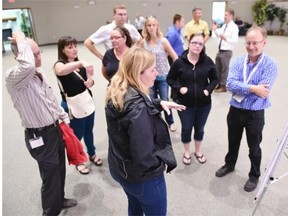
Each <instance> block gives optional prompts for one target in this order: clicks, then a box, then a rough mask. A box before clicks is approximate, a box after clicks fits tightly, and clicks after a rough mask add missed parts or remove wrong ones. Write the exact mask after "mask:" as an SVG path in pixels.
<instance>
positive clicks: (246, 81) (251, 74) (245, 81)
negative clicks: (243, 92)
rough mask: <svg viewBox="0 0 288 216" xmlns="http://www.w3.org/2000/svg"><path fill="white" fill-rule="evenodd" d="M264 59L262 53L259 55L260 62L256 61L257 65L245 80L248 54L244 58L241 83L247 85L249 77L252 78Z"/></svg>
mask: <svg viewBox="0 0 288 216" xmlns="http://www.w3.org/2000/svg"><path fill="white" fill-rule="evenodd" d="M263 58H264V53H263V54H262V55H261V58H260V60H259V61H258V63H257V64H256V65H255V67H254V68H253V70H252V71H251V73H250V74H249V77H248V78H247V60H248V54H247V55H246V57H245V60H244V66H243V81H244V83H245V84H247V83H248V82H249V81H250V80H251V77H252V76H253V74H254V73H255V72H256V70H257V69H258V67H259V65H260V64H261V63H262V61H263Z"/></svg>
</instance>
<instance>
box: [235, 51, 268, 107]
mask: <svg viewBox="0 0 288 216" xmlns="http://www.w3.org/2000/svg"><path fill="white" fill-rule="evenodd" d="M263 58H264V53H263V54H262V56H261V58H260V60H259V61H258V63H257V64H256V65H255V67H254V68H253V70H252V71H251V73H250V74H249V77H247V60H248V54H247V55H246V57H245V60H244V65H243V82H244V83H245V84H247V83H248V82H249V81H250V80H251V78H252V76H253V75H254V73H255V72H256V70H257V69H258V67H259V65H260V64H261V63H262V61H263ZM232 98H233V99H234V100H236V101H237V102H239V103H241V101H242V100H243V99H244V98H245V96H244V95H239V94H235V95H233V96H232Z"/></svg>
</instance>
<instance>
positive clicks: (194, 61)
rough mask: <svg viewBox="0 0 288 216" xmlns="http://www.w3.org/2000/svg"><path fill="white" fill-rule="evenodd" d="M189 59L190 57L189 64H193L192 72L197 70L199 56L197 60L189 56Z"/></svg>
mask: <svg viewBox="0 0 288 216" xmlns="http://www.w3.org/2000/svg"><path fill="white" fill-rule="evenodd" d="M187 57H188V60H189V62H190V63H192V64H193V68H192V70H195V67H196V63H197V62H198V60H199V56H197V57H196V58H192V57H191V56H190V55H189V54H188V55H187Z"/></svg>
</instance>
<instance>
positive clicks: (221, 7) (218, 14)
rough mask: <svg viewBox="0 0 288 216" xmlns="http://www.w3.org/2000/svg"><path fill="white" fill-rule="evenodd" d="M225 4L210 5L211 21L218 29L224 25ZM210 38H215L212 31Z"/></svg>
mask: <svg viewBox="0 0 288 216" xmlns="http://www.w3.org/2000/svg"><path fill="white" fill-rule="evenodd" d="M226 5H227V2H226V1H223V2H213V5H212V20H213V22H215V23H217V26H218V28H220V27H221V26H222V25H223V24H224V15H225V9H226ZM212 37H216V35H215V33H214V32H213V31H212Z"/></svg>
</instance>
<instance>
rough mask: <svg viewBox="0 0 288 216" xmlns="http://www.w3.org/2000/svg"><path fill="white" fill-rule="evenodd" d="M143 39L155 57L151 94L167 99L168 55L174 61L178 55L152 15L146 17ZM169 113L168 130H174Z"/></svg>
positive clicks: (167, 118) (143, 42) (143, 44)
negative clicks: (154, 76)
mask: <svg viewBox="0 0 288 216" xmlns="http://www.w3.org/2000/svg"><path fill="white" fill-rule="evenodd" d="M142 35H143V39H142V41H141V42H140V45H141V46H142V47H144V48H145V49H147V50H149V51H150V52H152V53H153V54H154V55H155V57H156V70H157V71H158V75H157V77H156V80H155V83H154V85H153V86H152V96H153V98H157V97H158V95H159V96H160V98H161V99H162V100H165V101H168V100H169V96H168V95H169V94H168V93H169V86H168V84H167V82H166V77H167V74H168V72H169V69H170V66H169V62H168V56H170V57H171V58H172V59H173V61H175V60H176V59H177V58H178V56H177V54H176V53H175V51H174V49H173V48H172V46H171V45H170V43H169V41H168V40H167V39H166V38H165V37H164V36H163V34H162V32H161V31H160V29H159V22H158V20H157V19H156V18H155V17H154V16H150V17H148V18H147V19H146V22H145V26H144V29H143V32H142ZM170 113H171V114H170V115H168V114H166V113H165V120H166V122H167V124H168V125H169V128H170V131H172V132H174V131H176V129H177V128H176V126H175V124H174V119H173V115H172V112H171V111H170Z"/></svg>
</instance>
